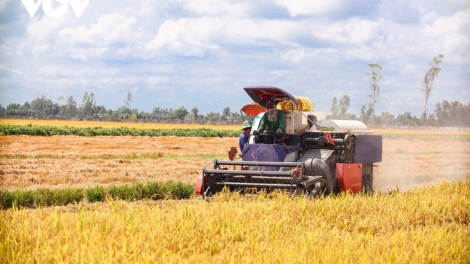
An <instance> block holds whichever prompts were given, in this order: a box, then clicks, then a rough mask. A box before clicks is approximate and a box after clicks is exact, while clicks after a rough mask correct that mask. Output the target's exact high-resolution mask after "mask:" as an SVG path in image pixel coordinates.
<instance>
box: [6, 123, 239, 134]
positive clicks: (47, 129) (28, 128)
mask: <svg viewBox="0 0 470 264" xmlns="http://www.w3.org/2000/svg"><path fill="white" fill-rule="evenodd" d="M0 133H3V134H4V135H6V136H8V135H32V136H54V135H64V136H85V137H90V136H150V137H163V136H177V137H238V136H239V135H240V131H238V130H234V131H230V130H214V129H209V128H197V129H180V128H176V129H137V128H129V127H119V128H103V127H83V128H77V127H67V126H65V127H55V126H35V125H31V124H30V125H0Z"/></svg>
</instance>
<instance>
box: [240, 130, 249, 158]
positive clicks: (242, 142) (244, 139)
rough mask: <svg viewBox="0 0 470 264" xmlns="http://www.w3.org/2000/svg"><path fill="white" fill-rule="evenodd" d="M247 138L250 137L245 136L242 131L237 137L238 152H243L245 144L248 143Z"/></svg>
mask: <svg viewBox="0 0 470 264" xmlns="http://www.w3.org/2000/svg"><path fill="white" fill-rule="evenodd" d="M249 140H250V137H249V136H247V135H246V134H245V133H242V134H241V135H240V138H238V146H239V147H240V154H242V153H243V149H244V147H245V144H246V143H248V141H249Z"/></svg>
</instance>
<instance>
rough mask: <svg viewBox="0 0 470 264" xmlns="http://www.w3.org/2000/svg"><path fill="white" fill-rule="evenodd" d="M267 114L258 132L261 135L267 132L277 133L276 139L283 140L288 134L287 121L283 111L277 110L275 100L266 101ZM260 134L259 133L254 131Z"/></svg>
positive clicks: (254, 132) (262, 119)
mask: <svg viewBox="0 0 470 264" xmlns="http://www.w3.org/2000/svg"><path fill="white" fill-rule="evenodd" d="M266 109H267V110H266V113H265V114H264V115H263V117H262V118H261V121H260V124H259V127H258V130H259V131H260V133H263V132H264V131H265V130H267V131H275V133H276V139H277V140H279V139H283V138H284V137H285V133H286V119H285V117H284V113H283V112H282V111H279V110H277V108H276V102H275V101H274V100H273V99H269V100H268V101H266ZM253 134H255V135H256V134H258V131H256V130H255V131H253Z"/></svg>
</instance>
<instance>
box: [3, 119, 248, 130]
mask: <svg viewBox="0 0 470 264" xmlns="http://www.w3.org/2000/svg"><path fill="white" fill-rule="evenodd" d="M29 124H32V125H35V126H55V127H64V126H68V127H79V128H83V127H102V128H119V127H128V128H136V129H173V128H174V129H177V128H181V129H198V128H211V129H216V130H238V129H240V127H241V126H240V125H208V124H186V123H154V122H111V121H85V120H83V121H77V120H36V119H0V125H23V126H24V125H29Z"/></svg>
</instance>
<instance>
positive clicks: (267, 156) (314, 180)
mask: <svg viewBox="0 0 470 264" xmlns="http://www.w3.org/2000/svg"><path fill="white" fill-rule="evenodd" d="M244 90H245V91H246V93H247V94H248V95H249V96H250V97H251V99H252V100H253V101H254V103H253V104H250V105H246V106H244V107H243V108H242V110H243V111H244V112H245V113H246V114H247V115H252V116H255V118H254V120H253V125H252V129H253V130H257V128H258V126H259V124H260V120H261V118H262V117H263V115H264V114H265V110H266V108H265V105H266V102H267V101H268V100H270V99H272V100H275V102H276V103H277V109H278V111H282V112H283V113H284V116H285V123H286V128H285V130H286V131H285V136H284V137H283V138H282V142H279V141H276V140H270V141H269V140H268V141H266V140H261V141H260V140H256V139H255V138H256V137H257V135H251V137H250V140H249V143H248V144H246V145H245V147H244V150H243V153H241V156H242V160H241V161H236V160H233V159H231V160H217V159H216V160H214V162H213V163H212V164H210V165H209V166H206V167H205V168H203V170H202V174H201V175H200V176H199V177H198V180H197V184H196V190H195V191H196V193H197V194H200V195H202V196H203V197H204V198H206V197H211V196H212V195H214V194H216V193H218V192H220V191H222V190H223V188H228V189H229V190H230V191H237V192H240V193H246V192H247V191H248V190H249V192H250V193H253V192H254V193H257V192H260V191H266V192H271V191H274V190H286V191H288V192H291V193H292V194H294V195H301V194H302V195H306V196H307V197H309V198H312V197H316V196H319V195H322V194H330V193H339V192H341V191H348V192H353V193H357V192H361V191H363V192H372V191H373V178H374V175H373V174H374V169H373V168H374V166H377V165H375V163H377V162H380V161H382V136H381V135H377V134H373V133H372V132H371V131H370V130H369V129H368V128H367V126H366V125H365V124H364V123H362V122H360V121H357V120H327V119H326V115H325V113H322V112H314V111H313V104H312V103H311V102H310V100H309V99H308V98H306V97H295V96H293V95H292V94H290V93H289V92H287V91H285V90H283V89H281V88H278V87H273V86H249V87H245V88H244ZM264 136H270V135H269V134H266V135H264ZM231 151H232V152H234V150H233V148H232V149H231ZM232 157H233V155H232Z"/></svg>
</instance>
